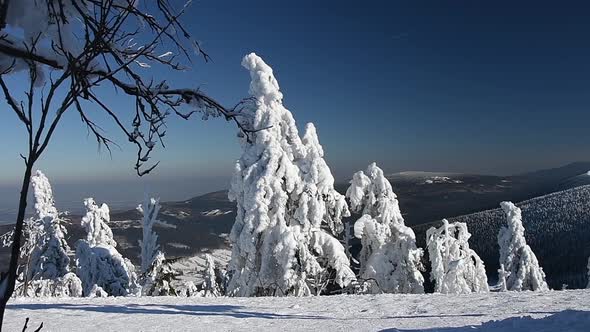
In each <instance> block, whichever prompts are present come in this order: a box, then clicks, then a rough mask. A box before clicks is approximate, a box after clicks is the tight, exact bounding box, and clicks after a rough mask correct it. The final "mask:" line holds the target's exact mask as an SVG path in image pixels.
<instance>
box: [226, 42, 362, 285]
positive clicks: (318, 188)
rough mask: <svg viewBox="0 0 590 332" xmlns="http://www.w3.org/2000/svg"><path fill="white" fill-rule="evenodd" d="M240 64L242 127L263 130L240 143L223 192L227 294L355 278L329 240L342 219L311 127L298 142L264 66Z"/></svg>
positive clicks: (343, 211)
mask: <svg viewBox="0 0 590 332" xmlns="http://www.w3.org/2000/svg"><path fill="white" fill-rule="evenodd" d="M242 65H243V66H244V67H245V68H246V69H248V70H249V71H250V77H251V83H250V88H249V92H250V95H251V96H252V98H251V100H250V101H249V103H248V104H247V106H246V107H245V109H244V111H243V112H245V113H251V116H248V117H246V118H245V119H249V120H248V121H252V123H249V124H248V125H249V126H251V127H255V128H261V129H262V128H264V130H260V131H257V132H254V133H252V135H250V136H249V137H244V138H243V139H242V141H241V143H242V156H241V158H240V159H239V160H238V162H237V163H236V169H235V172H234V177H233V180H232V185H231V188H230V192H229V197H230V199H231V200H234V201H236V202H237V217H236V222H235V224H234V226H233V228H232V232H231V235H230V239H231V241H232V245H233V247H232V249H233V251H232V260H231V264H230V270H231V271H232V272H233V275H232V279H231V281H230V285H229V292H230V294H234V295H241V296H252V295H309V294H311V293H314V294H315V293H317V292H320V291H321V289H322V288H323V287H324V285H325V283H326V280H327V279H328V277H329V276H330V275H331V274H332V271H334V272H335V276H334V277H333V279H334V282H335V283H337V284H338V285H340V286H346V285H347V284H348V283H350V282H351V281H352V280H354V279H355V277H354V273H352V271H351V270H350V267H349V262H348V258H347V257H346V254H345V253H344V248H343V247H342V245H341V244H340V243H339V242H338V240H336V239H335V238H334V234H337V233H339V232H340V231H341V230H342V229H343V227H342V221H341V218H342V217H343V216H347V215H349V212H348V208H347V205H346V202H345V199H344V197H343V196H342V195H340V194H339V193H338V192H337V191H336V190H335V189H334V178H333V176H332V174H331V172H330V169H329V168H328V165H327V164H326V162H325V161H324V160H323V149H322V147H321V145H320V143H319V139H318V137H317V133H316V129H315V127H314V126H313V125H312V124H308V125H307V126H306V129H305V133H304V135H303V138H301V137H300V136H299V132H298V130H297V126H296V124H295V120H294V119H293V116H292V114H291V112H289V110H287V109H286V108H285V107H284V105H283V102H282V98H283V95H282V93H281V91H280V90H279V84H278V82H277V80H276V79H275V77H274V74H273V71H272V68H270V67H269V66H268V65H267V64H266V63H265V62H264V61H263V60H262V59H261V58H260V57H259V56H257V55H256V54H254V53H252V54H249V55H247V56H245V57H244V59H243V61H242Z"/></svg>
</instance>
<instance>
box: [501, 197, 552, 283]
mask: <svg viewBox="0 0 590 332" xmlns="http://www.w3.org/2000/svg"><path fill="white" fill-rule="evenodd" d="M500 206H501V207H502V209H503V210H504V212H505V213H506V218H507V223H508V225H507V226H504V227H502V228H501V229H500V233H499V234H498V244H499V245H500V266H503V267H504V275H505V280H506V284H505V285H503V286H502V288H504V287H505V288H506V289H507V290H509V291H523V290H531V291H543V290H548V289H549V287H548V286H547V282H545V273H544V272H543V269H542V268H541V267H540V266H539V261H538V260H537V256H535V254H534V253H533V250H532V249H531V247H529V246H528V245H527V244H526V240H525V237H524V226H523V225H522V213H521V211H520V209H519V208H518V207H516V205H514V204H513V203H512V202H502V203H500Z"/></svg>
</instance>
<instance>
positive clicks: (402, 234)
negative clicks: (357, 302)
mask: <svg viewBox="0 0 590 332" xmlns="http://www.w3.org/2000/svg"><path fill="white" fill-rule="evenodd" d="M346 196H347V197H348V199H349V200H350V206H351V209H352V210H353V211H354V212H360V213H362V216H361V217H360V218H359V219H358V220H357V221H356V222H355V224H354V233H355V236H356V237H357V238H360V239H361V243H362V249H361V252H360V256H359V261H360V264H361V269H360V278H361V279H364V280H366V281H367V282H368V285H369V291H370V292H373V293H379V292H386V293H423V292H424V287H423V283H424V277H423V276H422V274H421V273H420V270H421V269H423V267H422V263H421V259H422V255H423V251H422V249H420V248H417V247H416V236H415V235H414V231H413V230H412V229H411V228H409V227H407V226H405V224H404V219H403V217H402V214H401V212H400V209H399V203H398V201H397V196H396V195H395V193H394V192H393V189H392V188H391V184H390V183H389V181H388V180H387V179H386V178H385V176H384V175H383V171H382V170H381V169H380V168H379V167H377V165H376V164H375V163H372V164H370V165H369V167H367V170H366V172H363V171H359V172H357V173H355V174H354V176H353V178H352V181H351V184H350V187H349V188H348V190H347V191H346Z"/></svg>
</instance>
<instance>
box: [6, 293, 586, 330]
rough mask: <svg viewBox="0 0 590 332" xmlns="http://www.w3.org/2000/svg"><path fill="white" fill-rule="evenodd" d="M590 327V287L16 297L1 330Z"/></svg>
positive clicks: (521, 328)
mask: <svg viewBox="0 0 590 332" xmlns="http://www.w3.org/2000/svg"><path fill="white" fill-rule="evenodd" d="M26 317H29V318H30V319H31V323H30V324H29V325H30V326H33V325H34V326H38V324H39V323H40V322H43V323H44V326H45V327H44V329H43V331H208V332H211V331H447V332H463V331H522V332H525V331H527V332H529V331H530V332H532V331H535V332H538V331H552V332H558V331H588V327H589V326H590V291H588V290H576V291H550V292H535V293H534V292H521V293H514V292H508V293H488V294H470V295H461V296H457V295H456V296H450V295H442V294H429V295H375V296H371V295H364V296H344V295H342V296H323V297H305V298H171V297H156V298H149V297H144V298H96V299H18V300H15V301H12V302H10V303H9V305H8V310H7V313H6V321H5V323H6V326H5V330H6V331H17V330H18V331H20V328H22V325H23V322H24V321H25V318H26Z"/></svg>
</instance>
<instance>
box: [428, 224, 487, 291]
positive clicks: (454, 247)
mask: <svg viewBox="0 0 590 332" xmlns="http://www.w3.org/2000/svg"><path fill="white" fill-rule="evenodd" d="M470 237H471V234H470V233H469V232H468V231H467V224H465V223H461V222H455V223H453V224H449V222H448V221H447V220H446V219H443V225H442V226H441V227H439V228H435V227H431V228H430V229H429V230H428V231H427V232H426V246H427V248H428V254H429V256H430V265H431V267H432V272H431V274H430V279H431V280H432V281H434V291H435V292H438V293H445V294H447V293H451V294H466V293H472V292H476V293H479V292H487V291H488V290H489V288H488V278H487V276H486V270H485V266H484V264H483V261H482V260H481V258H479V256H478V255H477V254H476V253H475V251H473V250H472V249H470V248H469V238H470Z"/></svg>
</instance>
